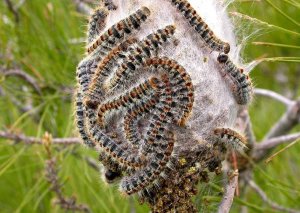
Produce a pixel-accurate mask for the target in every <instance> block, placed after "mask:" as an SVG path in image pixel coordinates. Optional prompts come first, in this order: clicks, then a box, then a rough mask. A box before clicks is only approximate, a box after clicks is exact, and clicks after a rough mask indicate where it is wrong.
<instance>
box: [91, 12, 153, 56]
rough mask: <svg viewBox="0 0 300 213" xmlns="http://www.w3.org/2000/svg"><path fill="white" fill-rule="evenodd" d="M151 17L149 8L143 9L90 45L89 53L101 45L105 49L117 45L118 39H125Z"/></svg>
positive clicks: (114, 26) (115, 25) (120, 22)
mask: <svg viewBox="0 0 300 213" xmlns="http://www.w3.org/2000/svg"><path fill="white" fill-rule="evenodd" d="M149 15H150V10H149V9H148V8H147V7H142V8H141V9H139V10H137V11H136V12H135V13H133V14H131V15H130V16H129V17H128V18H125V19H123V20H121V21H119V22H118V23H116V24H114V25H113V26H111V27H110V28H109V29H108V30H107V31H106V32H105V33H103V34H102V35H100V36H99V37H98V38H97V39H96V40H95V41H94V42H93V43H92V44H91V45H89V47H88V48H87V52H88V53H89V54H90V53H91V52H93V51H94V50H95V49H97V48H98V47H99V46H100V45H101V46H103V47H105V46H107V47H110V46H112V45H115V43H116V40H117V39H121V38H124V36H125V35H126V34H130V33H132V31H133V30H134V29H138V28H139V27H140V25H141V24H142V23H143V22H145V21H146V19H147V18H148V16H149Z"/></svg>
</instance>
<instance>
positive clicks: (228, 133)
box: [214, 128, 247, 152]
mask: <svg viewBox="0 0 300 213" xmlns="http://www.w3.org/2000/svg"><path fill="white" fill-rule="evenodd" d="M214 135H215V136H216V137H217V140H219V141H221V142H222V143H224V145H225V146H226V147H230V148H231V149H233V150H237V151H238V152H243V151H244V150H245V149H247V146H246V144H247V140H246V138H245V137H244V136H242V135H241V134H239V133H238V132H236V131H235V130H233V129H230V128H216V129H215V130H214Z"/></svg>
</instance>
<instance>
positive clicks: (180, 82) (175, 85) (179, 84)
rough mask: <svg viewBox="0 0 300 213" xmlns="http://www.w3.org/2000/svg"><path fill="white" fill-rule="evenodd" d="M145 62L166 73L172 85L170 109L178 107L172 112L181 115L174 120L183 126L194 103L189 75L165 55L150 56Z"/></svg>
mask: <svg viewBox="0 0 300 213" xmlns="http://www.w3.org/2000/svg"><path fill="white" fill-rule="evenodd" d="M146 64H147V65H148V66H154V67H157V68H162V69H164V70H165V71H166V73H168V75H169V78H170V83H171V85H172V87H171V89H172V97H173V103H172V109H176V108H177V109H179V112H178V113H176V112H173V114H174V115H178V114H179V115H180V114H181V116H179V118H177V119H176V122H177V124H178V125H179V126H184V124H185V122H186V120H187V119H188V117H189V116H190V114H191V111H192V108H193V103H194V87H193V84H192V80H191V77H190V76H189V74H188V73H187V72H186V70H185V69H184V68H183V67H182V66H181V65H179V64H178V63H177V62H176V61H175V60H172V59H169V58H166V57H163V58H157V57H154V58H150V59H148V60H147V62H146Z"/></svg>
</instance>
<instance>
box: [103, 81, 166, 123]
mask: <svg viewBox="0 0 300 213" xmlns="http://www.w3.org/2000/svg"><path fill="white" fill-rule="evenodd" d="M161 87H162V86H161V82H160V80H159V79H158V78H156V77H152V78H150V79H149V80H146V81H145V82H143V83H141V84H140V85H138V86H137V87H134V88H133V89H132V90H130V91H129V92H127V93H125V94H124V95H121V96H119V97H118V98H116V99H114V100H112V101H109V102H108V103H105V104H102V105H101V106H100V107H99V111H98V124H99V125H100V126H102V127H103V126H104V121H103V116H104V114H105V113H106V112H107V111H111V110H113V109H119V108H121V107H125V108H129V106H131V105H133V103H135V102H136V101H137V100H142V99H143V98H145V97H147V96H151V95H153V94H154V92H155V91H156V90H158V89H159V88H161Z"/></svg>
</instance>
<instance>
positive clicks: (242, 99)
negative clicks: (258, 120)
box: [217, 54, 253, 105]
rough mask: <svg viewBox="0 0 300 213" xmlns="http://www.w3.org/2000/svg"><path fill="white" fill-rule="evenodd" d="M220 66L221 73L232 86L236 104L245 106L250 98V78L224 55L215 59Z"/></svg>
mask: <svg viewBox="0 0 300 213" xmlns="http://www.w3.org/2000/svg"><path fill="white" fill-rule="evenodd" d="M217 60H218V62H219V63H220V65H221V72H225V73H224V76H226V75H228V76H229V83H231V84H232V89H233V93H234V96H235V99H236V102H237V103H238V104H241V105H246V104H248V103H249V102H250V101H251V98H252V93H253V92H252V83H251V80H250V77H249V76H248V75H246V74H245V73H244V70H243V69H242V68H238V67H237V66H236V65H235V64H234V63H233V62H232V61H231V60H230V59H229V57H228V55H226V54H220V55H219V56H218V58H217Z"/></svg>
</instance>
